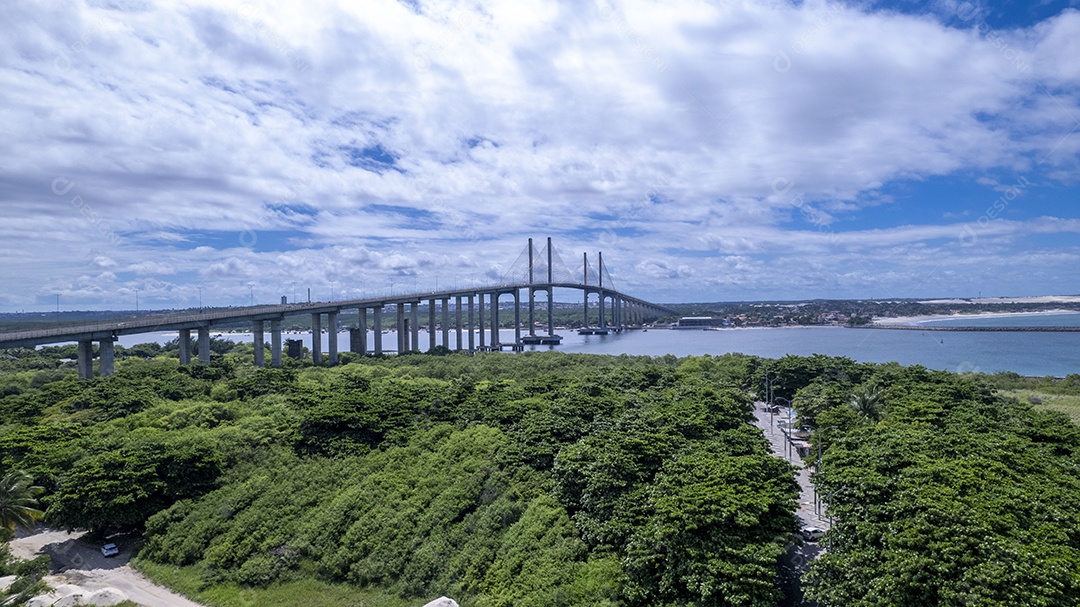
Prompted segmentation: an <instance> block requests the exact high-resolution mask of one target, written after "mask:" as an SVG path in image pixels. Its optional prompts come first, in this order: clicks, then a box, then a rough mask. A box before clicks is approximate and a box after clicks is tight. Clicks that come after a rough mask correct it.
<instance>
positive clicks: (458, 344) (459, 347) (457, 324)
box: [454, 295, 461, 352]
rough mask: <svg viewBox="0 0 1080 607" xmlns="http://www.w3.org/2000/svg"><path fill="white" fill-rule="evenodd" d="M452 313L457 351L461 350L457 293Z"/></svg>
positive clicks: (459, 310)
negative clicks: (453, 315) (454, 317)
mask: <svg viewBox="0 0 1080 607" xmlns="http://www.w3.org/2000/svg"><path fill="white" fill-rule="evenodd" d="M454 314H455V316H456V319H455V320H457V322H455V323H454V325H455V328H454V333H455V334H456V335H457V351H458V352H461V296H460V295H458V296H457V299H456V300H455V301H454Z"/></svg>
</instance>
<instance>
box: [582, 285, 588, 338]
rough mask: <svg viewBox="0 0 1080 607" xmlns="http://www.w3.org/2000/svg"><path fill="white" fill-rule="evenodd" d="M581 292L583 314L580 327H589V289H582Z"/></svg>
mask: <svg viewBox="0 0 1080 607" xmlns="http://www.w3.org/2000/svg"><path fill="white" fill-rule="evenodd" d="M581 292H582V293H584V294H585V308H584V310H585V316H584V318H582V319H581V327H582V328H584V329H587V328H589V290H588V289H582V290H581Z"/></svg>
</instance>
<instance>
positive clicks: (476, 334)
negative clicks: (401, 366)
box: [0, 238, 675, 378]
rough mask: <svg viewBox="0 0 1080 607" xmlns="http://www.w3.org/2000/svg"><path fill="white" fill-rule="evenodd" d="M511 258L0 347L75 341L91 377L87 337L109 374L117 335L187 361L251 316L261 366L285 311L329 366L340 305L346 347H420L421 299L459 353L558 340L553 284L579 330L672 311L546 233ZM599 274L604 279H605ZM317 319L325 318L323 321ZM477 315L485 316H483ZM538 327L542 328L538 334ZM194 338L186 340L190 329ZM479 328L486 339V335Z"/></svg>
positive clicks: (626, 324) (201, 356)
mask: <svg viewBox="0 0 1080 607" xmlns="http://www.w3.org/2000/svg"><path fill="white" fill-rule="evenodd" d="M522 255H523V257H522V258H519V262H522V261H523V260H527V272H524V271H523V272H522V275H521V276H516V275H515V273H514V268H515V267H517V266H518V265H521V266H523V267H524V263H521V264H518V263H515V266H514V267H512V268H511V271H509V272H508V273H507V275H506V276H504V279H503V281H502V282H501V283H499V284H494V285H487V286H480V287H475V286H473V287H468V288H463V289H457V288H455V289H446V290H441V291H429V292H423V293H408V294H400V295H395V294H391V295H387V296H383V297H369V298H364V299H352V300H345V301H331V302H308V303H291V304H290V303H282V304H279V305H261V306H248V307H241V308H232V309H228V310H214V311H210V312H198V313H172V314H160V315H152V316H144V317H140V318H138V319H131V320H122V321H117V322H107V323H96V324H86V325H77V326H69V327H57V328H52V329H38V330H30V331H13V332H0V348H16V347H34V346H39V345H43V344H56V343H65V342H76V343H78V368H79V377H81V378H90V377H93V375H94V366H93V354H94V349H93V344H94V342H98V357H99V359H100V362H99V365H98V372H99V373H100V374H101V375H112V373H113V370H114V347H115V346H114V345H115V342H116V339H117V338H118V337H119V336H121V335H135V334H141V333H152V332H157V331H177V332H178V333H179V344H180V364H184V365H187V364H191V362H192V347H193V346H194V349H195V355H196V357H197V358H196V360H197V361H199V362H203V363H205V362H209V361H210V331H211V329H212V328H213V327H214V326H215V325H219V326H220V325H222V324H226V323H228V324H230V325H235V323H237V322H244V321H247V322H250V323H251V332H252V334H253V342H254V343H255V345H256V347H255V364H256V365H257V366H265V364H266V360H265V356H266V354H265V350H264V348H262V347H259V345H260V344H265V341H264V338H265V332H266V330H267V323H269V332H270V365H271V366H274V367H279V366H281V358H282V347H283V343H282V329H281V326H282V322H283V321H284V320H285V318H287V317H290V316H299V315H308V314H310V315H311V344H312V347H311V356H312V360H313V361H314V362H315V363H316V364H319V363H322V362H323V360H324V358H323V348H322V339H323V327H324V326H325V327H327V329H328V331H327V333H326V341H327V343H326V346H327V350H326V354H327V356H326V360H327V361H328V362H329V363H330V364H335V363H337V361H338V315H339V314H340V313H341V312H342V311H343V310H357V311H358V312H359V322H358V323H357V326H356V327H350V328H349V351H351V352H355V353H357V354H361V355H364V354H374V355H381V354H384V353H388V352H409V351H417V350H420V349H421V348H422V346H421V344H420V335H419V332H420V326H421V322H420V321H421V319H420V306H421V304H423V303H424V302H426V303H427V316H428V318H427V332H428V344H427V345H428V349H433V348H435V347H436V344H437V340H436V337H437V334H438V333H439V332H440V331H441V333H442V341H441V343H442V345H444V346H447V347H449V344H450V343H451V341H450V337H449V336H450V332H451V327H453V332H454V334H455V337H456V340H455V341H454V344H455V347H454V348H453V349H455V350H458V351H468V352H476V351H492V350H502V349H504V348H510V349H513V350H521V349H523V348H524V346H525V345H529V344H557V343H559V341H560V340H561V337H560V336H559V335H556V334H555V323H554V307H555V299H554V291H555V289H573V290H578V291H581V292H582V293H583V300H582V301H583V303H584V312H583V329H582V331H581V332H585V333H600V334H603V333H608V332H620V331H622V330H624V329H628V328H633V327H640V326H641V325H642V324H644V323H646V322H648V321H649V320H651V319H654V318H656V317H658V316H660V315H664V314H675V311H674V310H672V309H671V308H667V307H665V306H662V305H659V304H654V303H650V302H648V301H645V300H643V299H640V298H637V297H633V296H631V295H628V294H626V293H622V292H620V291H618V290H616V289H614V288H612V287H611V281H610V276H609V275H608V274H607V271H606V269H605V267H604V264H603V254H602V253H601V254H600V256H599V260H598V266H597V269H596V270H593V269H592V267H591V266H590V264H589V261H588V256H587V254H586V255H584V256H583V258H582V259H583V264H582V268H583V270H582V272H581V275H580V276H581V280H580V281H578V280H575V279H574V278H573V277H572V276H571V273H570V271H569V270H568V269H566V268H565V265H564V264H562V262H561V260H558V265H556V264H555V262H556V261H557V256H556V254H555V252H554V249H553V248H552V246H551V239H550V238H548V239H547V247H546V248H545V251H544V252H543V254H541V255H537V253H536V251H535V250H534V247H533V243H532V239H531V238H530V239H529V244H528V247H527V249H526V252H525V253H523V254H522ZM605 277H607V283H608V284H607V285H605V284H604V283H605ZM523 291H524V292H525V293H527V295H526V297H525V299H526V300H527V307H526V314H527V321H528V322H527V324H526V327H525V328H526V329H527V334H525V335H523V334H522V322H521V321H522V296H521V294H522V292H523ZM537 294H541V295H544V296H546V300H547V301H546V306H545V308H546V316H547V322H546V325H545V324H542V323H538V322H537V321H536V312H537V310H536V307H537V306H536V300H537ZM503 296H509V297H511V298H512V300H513V305H512V308H511V309H510V310H509V311H507V310H506V309H505V308H503V307H501V306H502V305H503V304H502V298H503ZM591 296H595V301H596V303H597V307H596V314H595V320H596V322H595V323H592V324H591V319H590V314H589V307H590V297H591ZM506 312H509V313H511V314H513V315H514V322H513V329H514V342H513V343H510V344H504V343H502V342H501V341H500V339H501V338H500V336H499V328H500V326H501V323H500V315H501V314H503V313H506ZM387 313H388V314H391V315H393V318H394V328H395V329H396V331H395V332H394V333H395V336H394V338H396V342H397V343H396V344H394V345H395V347H394V348H389V347H384V343H383V338H384V337H387V336H388V334H384V333H383V330H382V327H383V314H387ZM324 317H325V319H326V322H325V325H324V324H323V319H324ZM369 318H370V319H371V325H370V330H371V331H372V332H373V347H372V348H370V351H369V348H368V346H367V343H368V335H367V333H368V331H369V325H368V319H369ZM485 320H486V321H487V322H486V324H485ZM538 325H539V326H540V327H542V328H544V329H546V331H547V332H546V333H539V334H538V333H537V327H538ZM193 331H194V332H195V336H196V340H195V342H194V343H192V339H191V337H192V332H193ZM485 332H486V333H487V334H489V336H490V337H488V336H486V335H485Z"/></svg>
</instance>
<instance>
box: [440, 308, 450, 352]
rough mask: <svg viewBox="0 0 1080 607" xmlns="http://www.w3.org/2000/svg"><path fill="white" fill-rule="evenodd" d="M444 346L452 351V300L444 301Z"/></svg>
mask: <svg viewBox="0 0 1080 607" xmlns="http://www.w3.org/2000/svg"><path fill="white" fill-rule="evenodd" d="M442 345H443V347H444V348H446V349H447V350H449V349H450V298H449V297H447V298H446V299H444V300H442Z"/></svg>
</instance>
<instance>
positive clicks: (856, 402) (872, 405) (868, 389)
mask: <svg viewBox="0 0 1080 607" xmlns="http://www.w3.org/2000/svg"><path fill="white" fill-rule="evenodd" d="M883 396H884V395H883V393H882V390H881V388H880V387H879V386H859V387H858V388H855V390H854V391H853V392H852V393H851V401H850V404H851V408H852V409H854V410H855V412H856V413H858V414H859V415H863V416H866V417H868V418H869V419H870V420H871V421H877V420H879V419H881V405H882V402H883V398H882V397H883Z"/></svg>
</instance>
